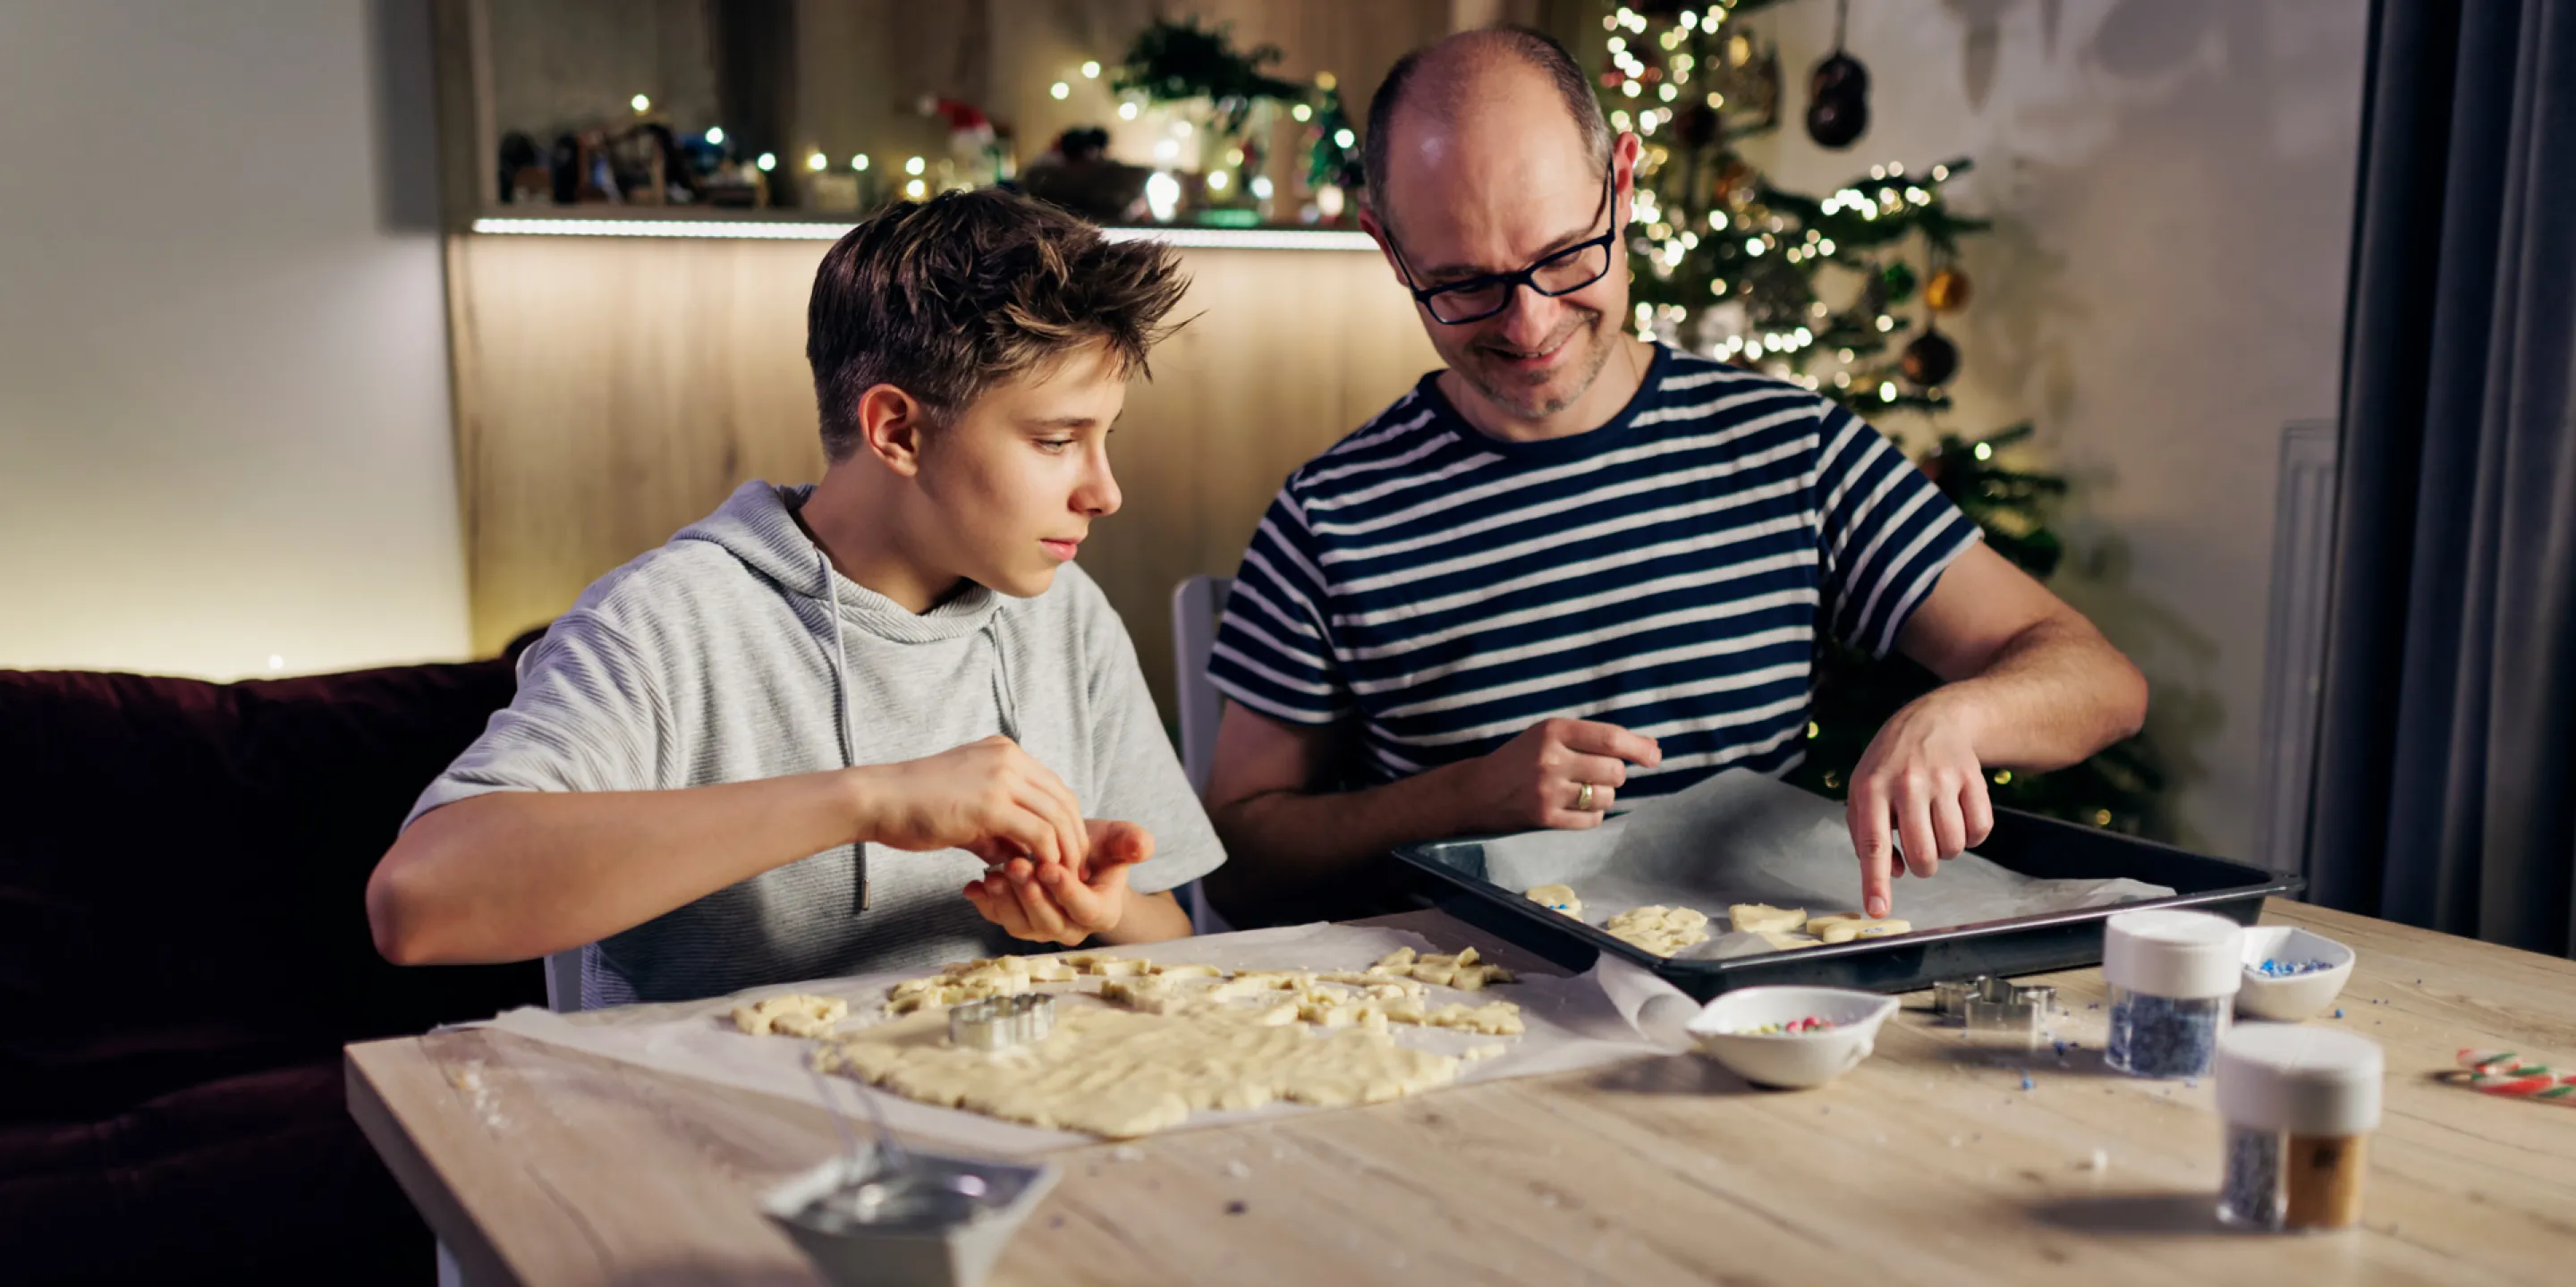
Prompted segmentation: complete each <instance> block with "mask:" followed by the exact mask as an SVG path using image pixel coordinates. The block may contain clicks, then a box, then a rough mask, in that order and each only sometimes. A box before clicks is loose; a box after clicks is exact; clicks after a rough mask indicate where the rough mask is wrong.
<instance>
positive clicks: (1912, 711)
mask: <svg viewBox="0 0 2576 1287" xmlns="http://www.w3.org/2000/svg"><path fill="white" fill-rule="evenodd" d="M1971 719H1972V714H1971V711H1970V710H1969V707H1968V705H1967V703H1966V701H1965V700H1964V699H1962V698H1959V697H1958V696H1957V695H1956V694H1954V693H1949V692H1946V691H1944V690H1935V691H1933V692H1931V693H1928V694H1926V695H1924V696H1923V697H1920V698H1917V699H1916V700H1915V701H1914V702H1912V703H1911V704H1909V705H1907V706H1906V707H1905V709H1903V710H1900V711H1898V712H1897V713H1896V715H1895V717H1894V718H1891V719H1890V720H1888V721H1887V725H1886V727H1884V728H1881V729H1880V730H1878V736H1877V737H1875V738H1873V739H1871V741H1870V744H1869V750H1868V751H1867V752H1865V753H1863V754H1862V756H1861V757H1860V764H1859V765H1858V766H1856V767H1855V768H1853V769H1852V780H1851V793H1850V795H1849V796H1848V797H1846V800H1845V804H1844V813H1845V817H1846V819H1847V820H1848V821H1849V823H1850V824H1851V837H1852V850H1853V852H1854V853H1857V854H1858V855H1859V856H1860V885H1861V903H1862V906H1863V907H1864V908H1865V909H1867V911H1868V912H1869V914H1870V915H1871V916H1885V915H1887V914H1888V912H1889V911H1890V910H1892V905H1893V899H1892V897H1891V891H1890V889H1889V884H1890V882H1891V881H1893V880H1894V879H1895V878H1896V877H1898V876H1902V875H1904V874H1905V873H1906V872H1907V871H1908V870H1911V871H1913V873H1914V874H1915V875H1917V876H1930V875H1931V874H1933V873H1934V872H1936V871H1938V870H1940V864H1941V863H1942V862H1943V861H1945V860H1947V859H1951V858H1956V857H1958V856H1959V855H1960V853H1961V852H1963V851H1965V850H1966V849H1967V848H1968V847H1969V846H1971V845H1977V844H1982V843H1984V841H1985V839H1986V836H1987V835H1988V834H1989V833H1991V832H1992V831H1993V830H1994V829H1995V809H1994V804H1993V802H1991V801H1990V800H1988V799H1987V798H1986V773H1985V766H1984V765H1983V764H1981V763H1979V762H1978V759H1977V752H1976V745H1977V743H1976V730H1975V729H1974V728H1973V727H1972V726H1971ZM1891 838H1892V839H1893V840H1894V841H1895V843H1896V844H1897V845H1898V846H1899V847H1901V849H1902V850H1903V861H1902V862H1899V861H1897V857H1896V855H1894V854H1892V853H1890V851H1889V841H1890V840H1891Z"/></svg>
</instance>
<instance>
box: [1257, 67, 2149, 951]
mask: <svg viewBox="0 0 2576 1287" xmlns="http://www.w3.org/2000/svg"><path fill="white" fill-rule="evenodd" d="M1639 152H1640V144H1639V142H1638V140H1637V138H1636V136H1634V135H1620V136H1617V137H1615V138H1614V137H1613V136H1612V134H1611V131H1610V128H1609V126H1608V124H1607V123H1606V122H1605V121H1604V120H1603V119H1602V116H1601V109H1600V107H1599V105H1598V104H1597V103H1596V102H1595V100H1594V98H1593V94H1592V89H1591V86H1590V84H1589V83H1588V82H1587V80H1586V78H1585V77H1584V75H1583V73H1582V71H1581V69H1580V68H1578V67H1577V66H1576V65H1575V64H1574V62H1573V60H1572V59H1571V58H1569V57H1568V56H1567V55H1566V53H1565V51H1564V50H1563V49H1562V48H1559V47H1558V46H1557V45H1556V44H1554V43H1553V42H1552V41H1549V40H1547V39H1546V38H1545V37H1542V36H1537V35H1534V34H1530V33H1526V32H1519V31H1508V30H1498V31H1483V32H1472V33H1466V34H1462V35H1457V36H1452V37H1450V38H1448V39H1446V40H1443V41H1441V42H1440V43H1438V44H1435V45H1432V46H1430V47H1429V48H1426V49H1423V50H1420V51H1417V52H1415V53H1414V54H1412V55H1409V56H1408V57H1406V58H1405V59H1404V60H1403V61H1401V62H1399V63H1398V64H1397V65H1396V67H1395V68H1394V69H1393V70H1392V71H1391V72H1389V74H1388V76H1387V79H1386V81H1385V83H1384V84H1383V85H1382V86H1381V87H1380V88H1379V90H1378V93H1377V98H1376V100H1375V101H1374V102H1373V103H1372V104H1371V105H1370V109H1369V134H1368V140H1367V150H1366V161H1367V166H1368V190H1369V192H1370V193H1371V194H1372V195H1371V202H1370V210H1369V212H1368V214H1367V216H1366V217H1365V221H1364V222H1365V226H1366V227H1367V229H1368V231H1369V233H1370V234H1371V235H1372V236H1373V237H1375V238H1376V239H1377V242H1378V245H1379V247H1380V248H1381V249H1382V250H1383V252H1384V253H1385V256H1386V260H1387V263H1388V265H1389V267H1390V268H1392V269H1393V270H1394V275H1395V279H1396V282H1397V283H1398V284H1399V285H1400V286H1401V287H1403V288H1404V289H1406V290H1407V291H1409V292H1410V293H1411V294H1412V296H1413V298H1414V301H1415V307H1416V311H1417V312H1418V313H1419V314H1420V315H1421V319H1422V324H1423V328H1424V330H1425V332H1426V333H1427V334H1428V335H1429V336H1430V338H1431V343H1432V347H1433V348H1435V349H1436V350H1438V352H1439V354H1440V356H1441V358H1442V359H1443V360H1444V361H1445V362H1446V363H1447V364H1448V365H1447V368H1446V369H1445V370H1442V371H1437V372H1434V373H1432V374H1430V375H1427V376H1425V377H1423V379H1422V381H1421V382H1420V383H1419V384H1418V385H1416V386H1415V388H1414V389H1413V391H1412V392H1410V393H1408V394H1406V395H1405V396H1404V397H1402V398H1400V399H1398V400H1397V401H1396V403H1395V404H1394V405H1393V406H1391V407H1389V408H1387V409H1386V411H1384V412H1383V413H1381V414H1380V415H1379V416H1378V417H1377V418H1376V419H1375V420H1373V421H1371V422H1369V423H1368V424H1367V425H1364V426H1362V427H1361V428H1360V430H1359V431H1358V432H1356V433H1354V434H1352V435H1351V436H1350V437H1348V438H1346V439H1344V440H1342V442H1341V443H1340V444H1338V445H1336V446H1335V447H1333V448H1332V449H1331V450H1329V451H1327V452H1325V453H1324V454H1323V455H1322V456H1319V457H1317V458H1316V459H1315V460H1313V461H1311V462H1309V463H1308V464H1307V465H1306V466H1305V467H1304V468H1302V469H1300V470H1298V471H1297V472H1296V473H1295V474H1293V475H1291V476H1290V478H1289V479H1288V482H1287V485H1286V486H1284V487H1282V488H1281V489H1280V492H1279V495H1278V498H1277V499H1276V500H1275V501H1274V502H1273V503H1272V504H1271V506H1270V510H1269V512H1268V514H1267V515H1265V516H1264V518H1263V519H1262V522H1261V525H1260V527H1259V529H1258V530H1257V531H1256V533H1255V535H1254V537H1253V541H1252V545H1251V548H1250V549H1249V550H1248V551H1247V552H1246V553H1245V555H1244V561H1243V567H1242V571H1241V573H1240V575H1239V576H1238V578H1237V580H1236V582H1235V589H1234V594H1233V597H1232V599H1231V600H1230V601H1229V603H1228V606H1227V609H1226V616H1225V620H1224V623H1223V625H1222V626H1221V627H1220V630H1219V634H1218V640H1217V644H1216V648H1215V652H1214V657H1213V660H1212V662H1211V665H1210V670H1211V673H1212V675H1213V677H1214V678H1215V680H1216V682H1217V684H1218V685H1219V686H1220V687H1221V688H1222V689H1223V690H1224V691H1225V692H1226V693H1227V694H1228V695H1229V696H1230V697H1231V698H1232V699H1233V701H1232V703H1231V704H1230V705H1229V706H1228V708H1227V710H1226V712H1225V715H1224V718H1223V720H1222V723H1221V724H1220V727H1219V734H1218V739H1217V752H1216V763H1215V769H1214V773H1213V776H1212V778H1211V781H1210V784H1209V789H1208V802H1209V808H1210V812H1211V815H1212V817H1213V818H1214V820H1215V822H1216V825H1217V829H1218V832H1219V834H1220V835H1221V836H1222V837H1223V838H1224V839H1225V841H1226V846H1227V849H1228V852H1229V853H1230V855H1231V857H1232V862H1231V863H1230V864H1229V865H1228V866H1227V867H1226V868H1225V869H1224V870H1223V871H1221V872H1219V873H1217V874H1216V875H1215V876H1213V877H1211V878H1210V880H1209V882H1208V884H1209V888H1210V891H1211V893H1212V894H1213V895H1214V896H1215V897H1216V899H1217V900H1218V901H1219V903H1220V904H1221V905H1222V906H1223V907H1224V909H1225V910H1226V911H1227V912H1228V914H1229V915H1231V916H1234V917H1235V918H1236V919H1238V920H1244V921H1261V920H1271V919H1277V918H1279V917H1281V916H1283V915H1312V914H1317V913H1319V912H1320V913H1323V914H1333V913H1336V912H1341V911H1346V910H1350V909H1351V908H1352V907H1353V905H1354V904H1355V903H1358V902H1363V901H1364V900H1365V899H1366V898H1367V897H1368V891H1369V890H1370V889H1371V887H1372V885H1373V884H1374V877H1375V876H1376V875H1377V874H1378V868H1377V862H1378V859H1379V856H1380V855H1383V854H1384V853H1385V851H1386V850H1387V849H1389V848H1391V847H1392V846H1395V845H1398V844H1403V843H1407V842H1412V841H1420V840H1427V839H1433V838H1437V837H1443V836H1454V835H1468V834H1491V833H1501V832H1512V831H1522V830H1529V829H1534V828H1550V827H1553V828H1579V827H1590V826H1595V825H1598V824H1599V823H1600V822H1601V820H1602V818H1603V817H1604V815H1605V814H1606V813H1607V812H1608V811H1609V810H1611V809H1612V808H1613V807H1614V806H1616V805H1618V804H1619V803H1621V802H1622V801H1626V802H1631V803H1633V802H1634V801H1637V800H1639V799H1644V798H1648V797H1652V796H1657V795H1664V794H1668V793H1671V792H1673V791H1677V790H1680V789H1682V788H1683V787H1686V786H1688V785H1690V784H1691V783H1693V782H1696V781H1698V780H1700V779H1701V778H1704V777H1706V776H1708V775H1709V774H1712V773H1715V772H1717V771H1718V770H1720V769H1724V768H1729V767H1742V768H1747V769H1752V770H1756V771H1759V772H1764V773H1771V774H1778V773H1782V772H1785V771H1787V770H1788V769H1790V768H1791V767H1793V766H1795V765H1796V764H1797V762H1798V758H1799V756H1800V754H1801V749H1802V743H1803V740H1804V739H1803V737H1802V736H1801V735H1802V733H1803V732H1804V730H1805V726H1806V722H1807V712H1808V698H1809V687H1810V683H1811V680H1812V674H1811V666H1812V661H1813V655H1814V649H1815V645H1816V639H1817V632H1818V631H1819V630H1824V631H1829V632H1831V633H1832V634H1833V635H1835V636H1836V637H1839V638H1840V639H1842V640H1844V641H1846V642H1849V643H1852V644H1854V645H1857V646H1860V647H1864V648H1867V649H1869V650H1870V651H1871V652H1873V653H1880V654H1884V653H1886V652H1888V651H1890V650H1891V649H1893V650H1897V651H1901V652H1903V653H1905V654H1906V655H1907V656H1910V657H1912V658H1914V659H1915V660H1917V661H1919V662H1921V663H1923V664H1924V665H1925V666H1926V667H1928V668H1929V669H1931V670H1932V671H1933V673H1935V674H1936V675H1939V676H1940V677H1941V678H1942V679H1943V680H1944V681H1947V682H1945V684H1944V685H1943V686H1942V687H1941V688H1939V689H1937V690H1935V691H1934V692H1932V693H1930V694H1929V695H1927V696H1925V697H1924V698H1923V699H1922V700H1920V701H1917V702H1915V703H1914V704H1913V705H1911V706H1908V707H1907V708H1905V709H1904V710H1903V711H1901V712H1899V713H1898V714H1897V715H1896V716H1895V717H1894V718H1893V719H1891V720H1890V721H1889V722H1888V724H1887V726H1886V727H1885V728H1884V729H1882V730H1881V731H1880V732H1879V734H1878V736H1877V739H1876V740H1875V741H1874V742H1873V743H1872V745H1871V746H1870V748H1869V751H1868V753H1867V755H1866V756H1865V757H1864V759H1863V760H1862V762H1861V764H1860V766H1859V768H1858V770H1857V772H1856V773H1855V775H1854V779H1853V783H1852V789H1851V798H1850V804H1849V809H1848V816H1849V821H1850V827H1851V837H1852V845H1853V851H1854V854H1855V856H1856V858H1857V859H1858V862H1859V875H1860V880H1859V886H1860V890H1859V892H1860V893H1861V895H1862V902H1863V905H1864V907H1866V909H1867V910H1868V911H1869V912H1870V913H1871V914H1872V915H1886V914H1888V912H1889V910H1890V908H1891V905H1892V900H1891V893H1890V881H1891V879H1892V878H1893V877H1895V876H1897V875H1901V874H1903V873H1905V872H1907V871H1909V870H1910V871H1911V872H1912V873H1913V874H1914V875H1917V876H1930V875H1932V874H1933V873H1934V872H1935V871H1936V870H1937V869H1938V864H1939V862H1940V861H1941V860H1942V859H1945V858H1950V857H1954V856H1956V855H1957V854H1958V853H1960V852H1961V851H1962V850H1963V849H1965V848H1967V847H1968V846H1970V845H1973V844H1976V843H1978V842H1979V841H1981V840H1982V839H1983V838H1984V837H1985V835H1986V833H1987V831H1988V829H1989V828H1990V827H1991V826H1992V810H1991V807H1990V805H1989V803H1988V800H1987V797H1986V791H1985V773H1986V771H1987V770H1988V769H1990V768H2003V767H2013V768H2025V769H2046V768H2051V767H2056V766H2060V765H2064V764H2068V763H2072V762H2074V761H2076V760H2079V759H2082V758H2083V757H2085V756H2087V755H2090V754H2091V753H2093V752H2094V751H2096V750H2098V749H2100V748H2101V747H2103V746H2104V745H2107V744H2108V743H2110V742H2112V741H2114V740H2116V739H2118V738H2119V737H2122V736H2124V735H2126V734H2128V733H2130V732H2132V731H2134V730H2135V729H2136V728H2137V727H2138V725H2139V722H2140V721H2141V720H2142V719H2143V718H2144V717H2145V710H2146V697H2147V694H2146V684H2145V681H2144V680H2143V679H2142V678H2141V677H2140V676H2139V674H2138V672H2137V670H2136V668H2135V667H2133V666H2131V665H2130V664H2129V662H2128V660H2127V659H2126V658H2125V657H2122V656H2121V655H2120V653H2119V652H2118V651H2117V650H2115V649H2113V648H2112V647H2111V645H2110V644H2109V643H2108V642H2106V641H2105V640H2104V639H2103V638H2102V636H2101V634H2100V633H2099V632H2098V631H2096V630H2095V629H2094V628H2093V627H2092V625H2091V624H2090V623H2088V622H2086V621H2085V620H2084V619H2083V617H2081V616H2080V615H2078V614H2077V613H2076V612H2075V611H2073V610H2072V609H2070V608H2068V607H2067V606H2066V605H2065V604H2064V603H2061V602H2060V601H2058V600H2057V599H2056V598H2055V597H2054V596H2052V595H2051V594H2049V592H2048V591H2047V590H2046V589H2044V588H2043V587H2041V586H2040V585H2039V584H2038V583H2037V582H2035V581H2032V580H2031V579H2030V578H2029V577H2027V576H2024V575H2023V574H2022V573H2021V572H2019V571H2018V570H2016V569H2015V568H2013V567H2012V566H2011V565H2010V564H2008V563H2006V562H2005V561H2004V560H2003V559H2002V558H2001V557H1999V556H1997V555H1996V554H1995V553H1994V552H1993V551H1991V550H1988V549H1987V548H1986V547H1985V546H1984V545H1983V544H1981V543H1980V542H1979V541H1978V539H1977V530H1976V528H1975V526H1974V525H1973V524H1971V523H1969V522H1968V521H1967V520H1966V519H1965V518H1964V517H1963V516H1962V515H1960V513H1959V512H1958V511H1957V510H1956V509H1955V508H1954V507H1953V506H1951V505H1950V503H1949V502H1948V501H1947V500H1946V499H1945V498H1943V497H1942V496H1941V495H1940V494H1939V493H1938V492H1937V491H1936V490H1935V489H1934V488H1933V487H1932V486H1931V484H1930V483H1929V482H1928V481H1926V480H1925V479H1924V478H1923V476H1922V475H1921V474H1920V473H1919V472H1918V471H1916V470H1915V469H1914V468H1913V466H1912V465H1910V464H1909V463H1908V462H1907V461H1906V460H1905V458H1904V456H1903V455H1901V454H1900V453H1899V452H1897V451H1896V449H1895V448H1894V447H1892V446H1891V445H1890V444H1889V443H1888V442H1887V440H1886V439H1884V438H1882V437H1880V436H1879V435H1878V433H1877V432H1875V431H1874V430H1872V429H1871V428H1870V427H1869V426H1868V425H1866V424H1864V423H1862V422H1861V421H1859V420H1857V419H1855V418H1854V417H1853V416H1852V415H1851V414H1850V413H1848V412H1845V411H1843V410H1841V409H1839V408H1837V407H1835V406H1833V405H1832V404H1831V403H1828V402H1826V401H1824V400H1823V399H1821V398H1818V397H1817V396H1816V395H1814V394H1812V393H1810V392H1807V391H1806V390H1805V389H1803V388H1800V387H1799V386H1796V385H1792V384H1789V383H1786V382H1784V381H1781V380H1777V379H1773V378H1770V377H1767V376H1764V375H1760V374H1756V373H1753V372H1748V371H1743V370H1739V369H1737V368H1735V367H1732V366H1728V365H1724V364H1721V363H1717V362H1713V361H1710V360H1707V359H1704V358H1700V357H1697V356H1694V355H1690V354H1686V353H1682V352H1678V351H1675V350H1672V349H1668V348H1664V347H1662V346H1659V345H1654V344H1649V343H1646V342H1644V341H1642V340H1639V339H1637V338H1635V337H1633V336H1631V335H1629V334H1627V333H1626V332H1625V331H1624V330H1623V329H1622V326H1621V319H1622V318H1624V317H1626V316H1627V315H1628V287H1627V262H1628V257H1627V255H1626V253H1625V250H1624V248H1623V247H1622V245H1621V233H1622V230H1623V229H1624V228H1625V227H1626V225H1627V222H1628V219H1629V212H1630V199H1631V195H1632V193H1633V191H1634V185H1635V181H1636V166H1637V161H1638V156H1639Z"/></svg>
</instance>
